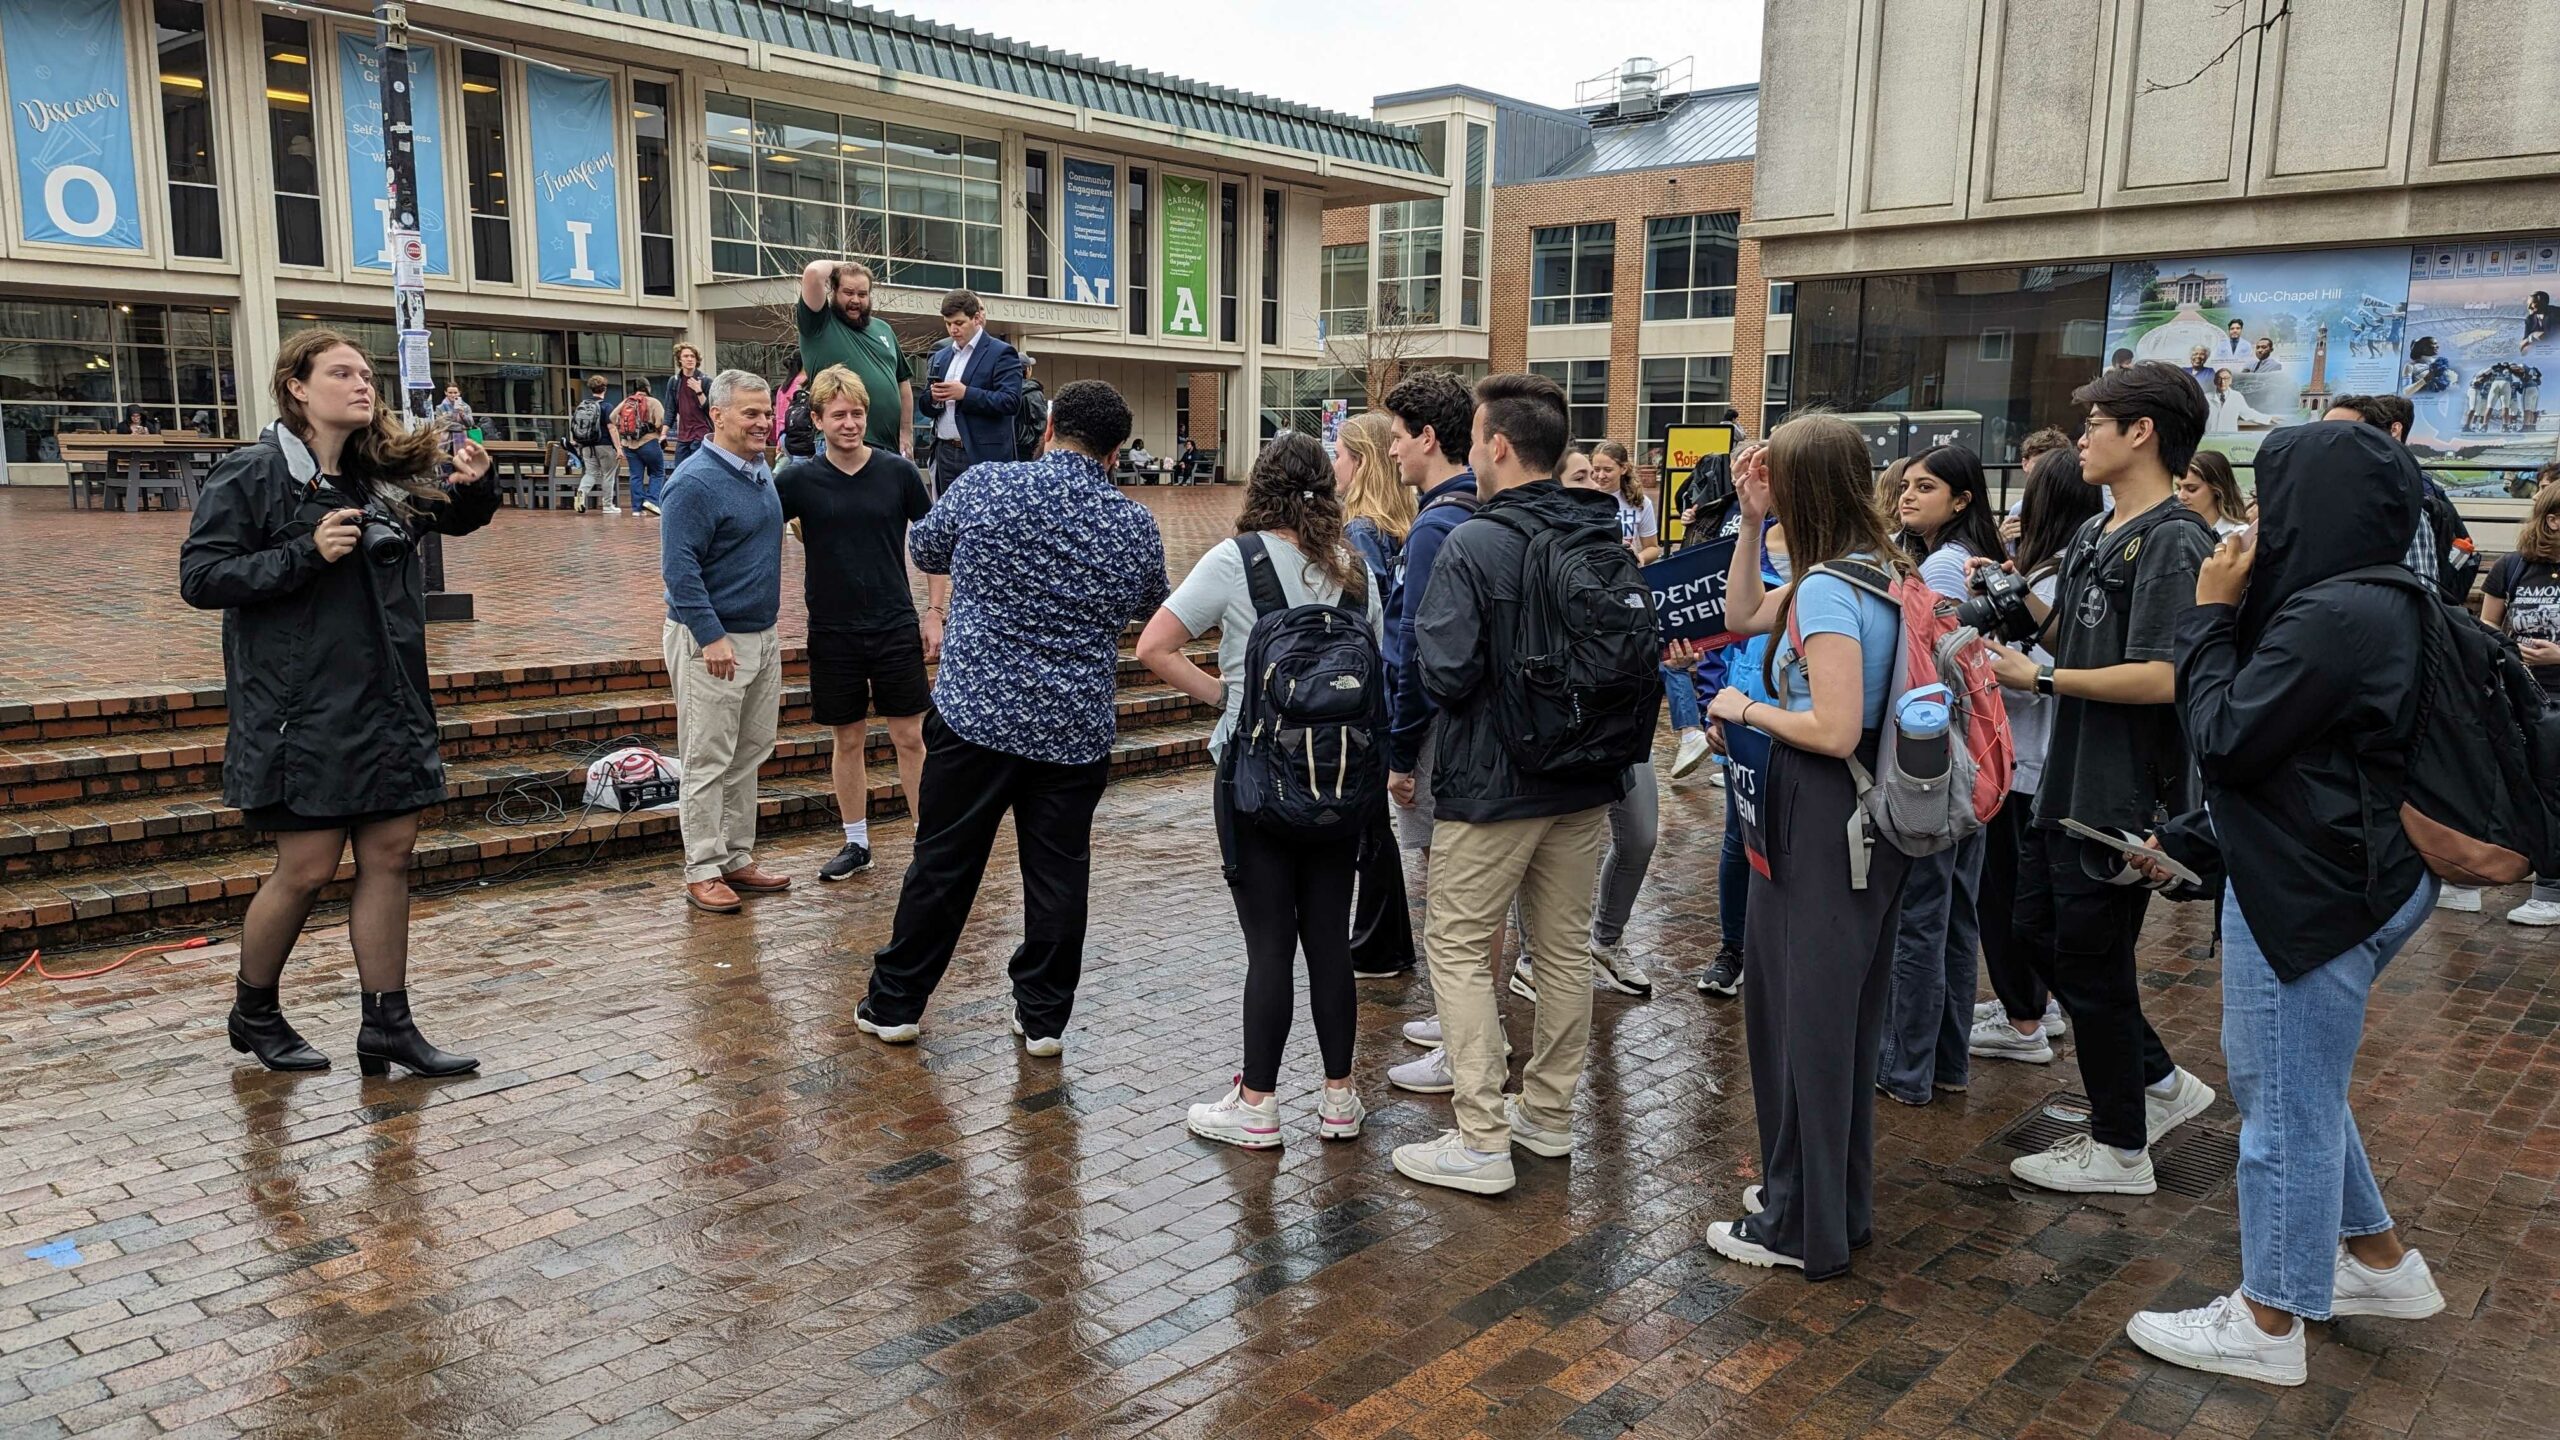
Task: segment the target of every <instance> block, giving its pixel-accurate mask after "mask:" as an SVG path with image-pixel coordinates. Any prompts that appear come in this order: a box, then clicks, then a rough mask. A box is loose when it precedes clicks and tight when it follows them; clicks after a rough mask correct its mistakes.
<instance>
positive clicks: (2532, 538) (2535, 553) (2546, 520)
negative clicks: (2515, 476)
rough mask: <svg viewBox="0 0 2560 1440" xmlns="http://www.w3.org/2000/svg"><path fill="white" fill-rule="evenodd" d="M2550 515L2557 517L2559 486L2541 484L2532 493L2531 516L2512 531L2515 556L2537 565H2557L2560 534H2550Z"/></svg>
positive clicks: (2558, 513) (2559, 497)
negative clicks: (2513, 533)
mask: <svg viewBox="0 0 2560 1440" xmlns="http://www.w3.org/2000/svg"><path fill="white" fill-rule="evenodd" d="M2554 478H2555V479H2560V477H2554ZM2554 515H2560V485H2545V486H2543V487H2542V488H2541V489H2540V490H2538V491H2535V492H2534V496H2533V513H2532V515H2530V516H2528V517H2527V518H2526V520H2525V522H2524V525H2523V526H2522V527H2521V528H2519V529H2518V530H2517V531H2516V553H2517V554H2519V555H2521V556H2523V557H2524V558H2526V559H2527V560H2531V561H2533V562H2534V563H2536V564H2538V565H2552V564H2560V535H2554V534H2552V533H2551V517H2552V516H2554Z"/></svg>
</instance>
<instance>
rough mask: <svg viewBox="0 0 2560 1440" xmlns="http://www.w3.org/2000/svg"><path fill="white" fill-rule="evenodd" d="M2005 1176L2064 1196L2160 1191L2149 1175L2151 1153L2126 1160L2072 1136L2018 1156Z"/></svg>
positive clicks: (2109, 1148)
mask: <svg viewBox="0 0 2560 1440" xmlns="http://www.w3.org/2000/svg"><path fill="white" fill-rule="evenodd" d="M2009 1173H2010V1174H2012V1175H2015V1176H2017V1177H2018V1178H2019V1179H2021V1180H2024V1181H2026V1182H2027V1183H2028V1184H2030V1185H2034V1186H2037V1187H2039V1188H2041V1189H2045V1190H2059V1191H2061V1192H2063V1193H2064V1194H2066V1195H2148V1194H2150V1193H2151V1192H2153V1191H2154V1190H2157V1189H2159V1188H2160V1182H2159V1181H2158V1180H2157V1179H2155V1178H2153V1176H2152V1174H2151V1152H2149V1151H2147V1150H2146V1151H2144V1152H2142V1153H2141V1154H2139V1155H2136V1156H2134V1157H2133V1158H2132V1159H2131V1160H2126V1159H2125V1158H2123V1157H2122V1156H2121V1155H2118V1154H2117V1153H2116V1147H2114V1146H2113V1145H2101V1144H2099V1143H2098V1142H2097V1141H2095V1140H2092V1139H2090V1138H2089V1137H2088V1136H2087V1135H2074V1136H2072V1137H2071V1138H2070V1139H2068V1140H2065V1141H2063V1142H2062V1143H2061V1144H2059V1145H2056V1146H2054V1147H2053V1148H2052V1149H2050V1150H2046V1151H2042V1152H2040V1153H2038V1154H2034V1155H2021V1156H2019V1157H2018V1158H2017V1159H2015V1160H2012V1161H2010V1162H2009Z"/></svg>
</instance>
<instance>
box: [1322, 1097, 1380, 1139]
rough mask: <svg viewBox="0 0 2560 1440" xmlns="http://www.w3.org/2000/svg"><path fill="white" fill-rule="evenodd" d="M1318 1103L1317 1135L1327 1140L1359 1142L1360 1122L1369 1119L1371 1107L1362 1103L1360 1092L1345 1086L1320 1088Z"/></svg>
mask: <svg viewBox="0 0 2560 1440" xmlns="http://www.w3.org/2000/svg"><path fill="white" fill-rule="evenodd" d="M1317 1093H1318V1095H1319V1097H1320V1098H1319V1099H1317V1101H1316V1134H1317V1135H1319V1136H1321V1137H1323V1138H1324V1139H1327V1140H1357V1139H1359V1138H1360V1122H1361V1121H1363V1120H1366V1119H1368V1118H1369V1107H1368V1106H1366V1105H1363V1104H1361V1103H1360V1092H1359V1091H1357V1090H1354V1089H1352V1088H1351V1087H1350V1086H1348V1085H1345V1086H1343V1087H1341V1088H1340V1089H1336V1088H1335V1087H1333V1086H1331V1085H1325V1086H1320V1087H1318V1092H1317Z"/></svg>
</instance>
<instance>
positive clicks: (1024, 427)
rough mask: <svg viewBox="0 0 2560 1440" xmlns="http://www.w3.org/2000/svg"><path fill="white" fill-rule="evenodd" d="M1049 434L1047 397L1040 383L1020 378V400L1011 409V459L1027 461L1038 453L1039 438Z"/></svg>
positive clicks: (1028, 378)
mask: <svg viewBox="0 0 2560 1440" xmlns="http://www.w3.org/2000/svg"><path fill="white" fill-rule="evenodd" d="M1047 433H1049V395H1048V392H1047V391H1044V390H1042V389H1041V388H1040V382H1039V381H1037V380H1034V379H1032V378H1031V377H1030V376H1028V375H1026V376H1024V377H1022V399H1021V400H1019V401H1017V402H1016V403H1015V405H1014V407H1013V458H1015V459H1016V460H1028V459H1030V458H1032V457H1033V456H1035V455H1037V454H1039V453H1040V437H1041V436H1043V435H1046V434H1047Z"/></svg>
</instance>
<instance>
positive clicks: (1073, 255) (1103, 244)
mask: <svg viewBox="0 0 2560 1440" xmlns="http://www.w3.org/2000/svg"><path fill="white" fill-rule="evenodd" d="M1066 181H1067V226H1066V242H1067V243H1066V251H1067V298H1068V299H1070V300H1073V301H1075V302H1076V303H1077V304H1079V305H1117V304H1119V303H1120V293H1119V287H1118V286H1117V285H1116V284H1115V283H1114V281H1115V279H1116V277H1117V276H1118V274H1119V268H1120V259H1119V254H1118V250H1119V231H1118V230H1117V229H1115V228H1114V221H1115V218H1116V217H1115V216H1114V215H1113V214H1112V208H1113V206H1114V205H1115V204H1116V203H1117V201H1118V191H1119V175H1118V172H1116V171H1114V170H1113V169H1112V168H1111V167H1110V166H1109V165H1105V164H1103V163H1101V162H1100V161H1096V160H1078V159H1077V158H1075V157H1074V156H1072V155H1070V156H1068V157H1067V165H1066Z"/></svg>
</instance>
